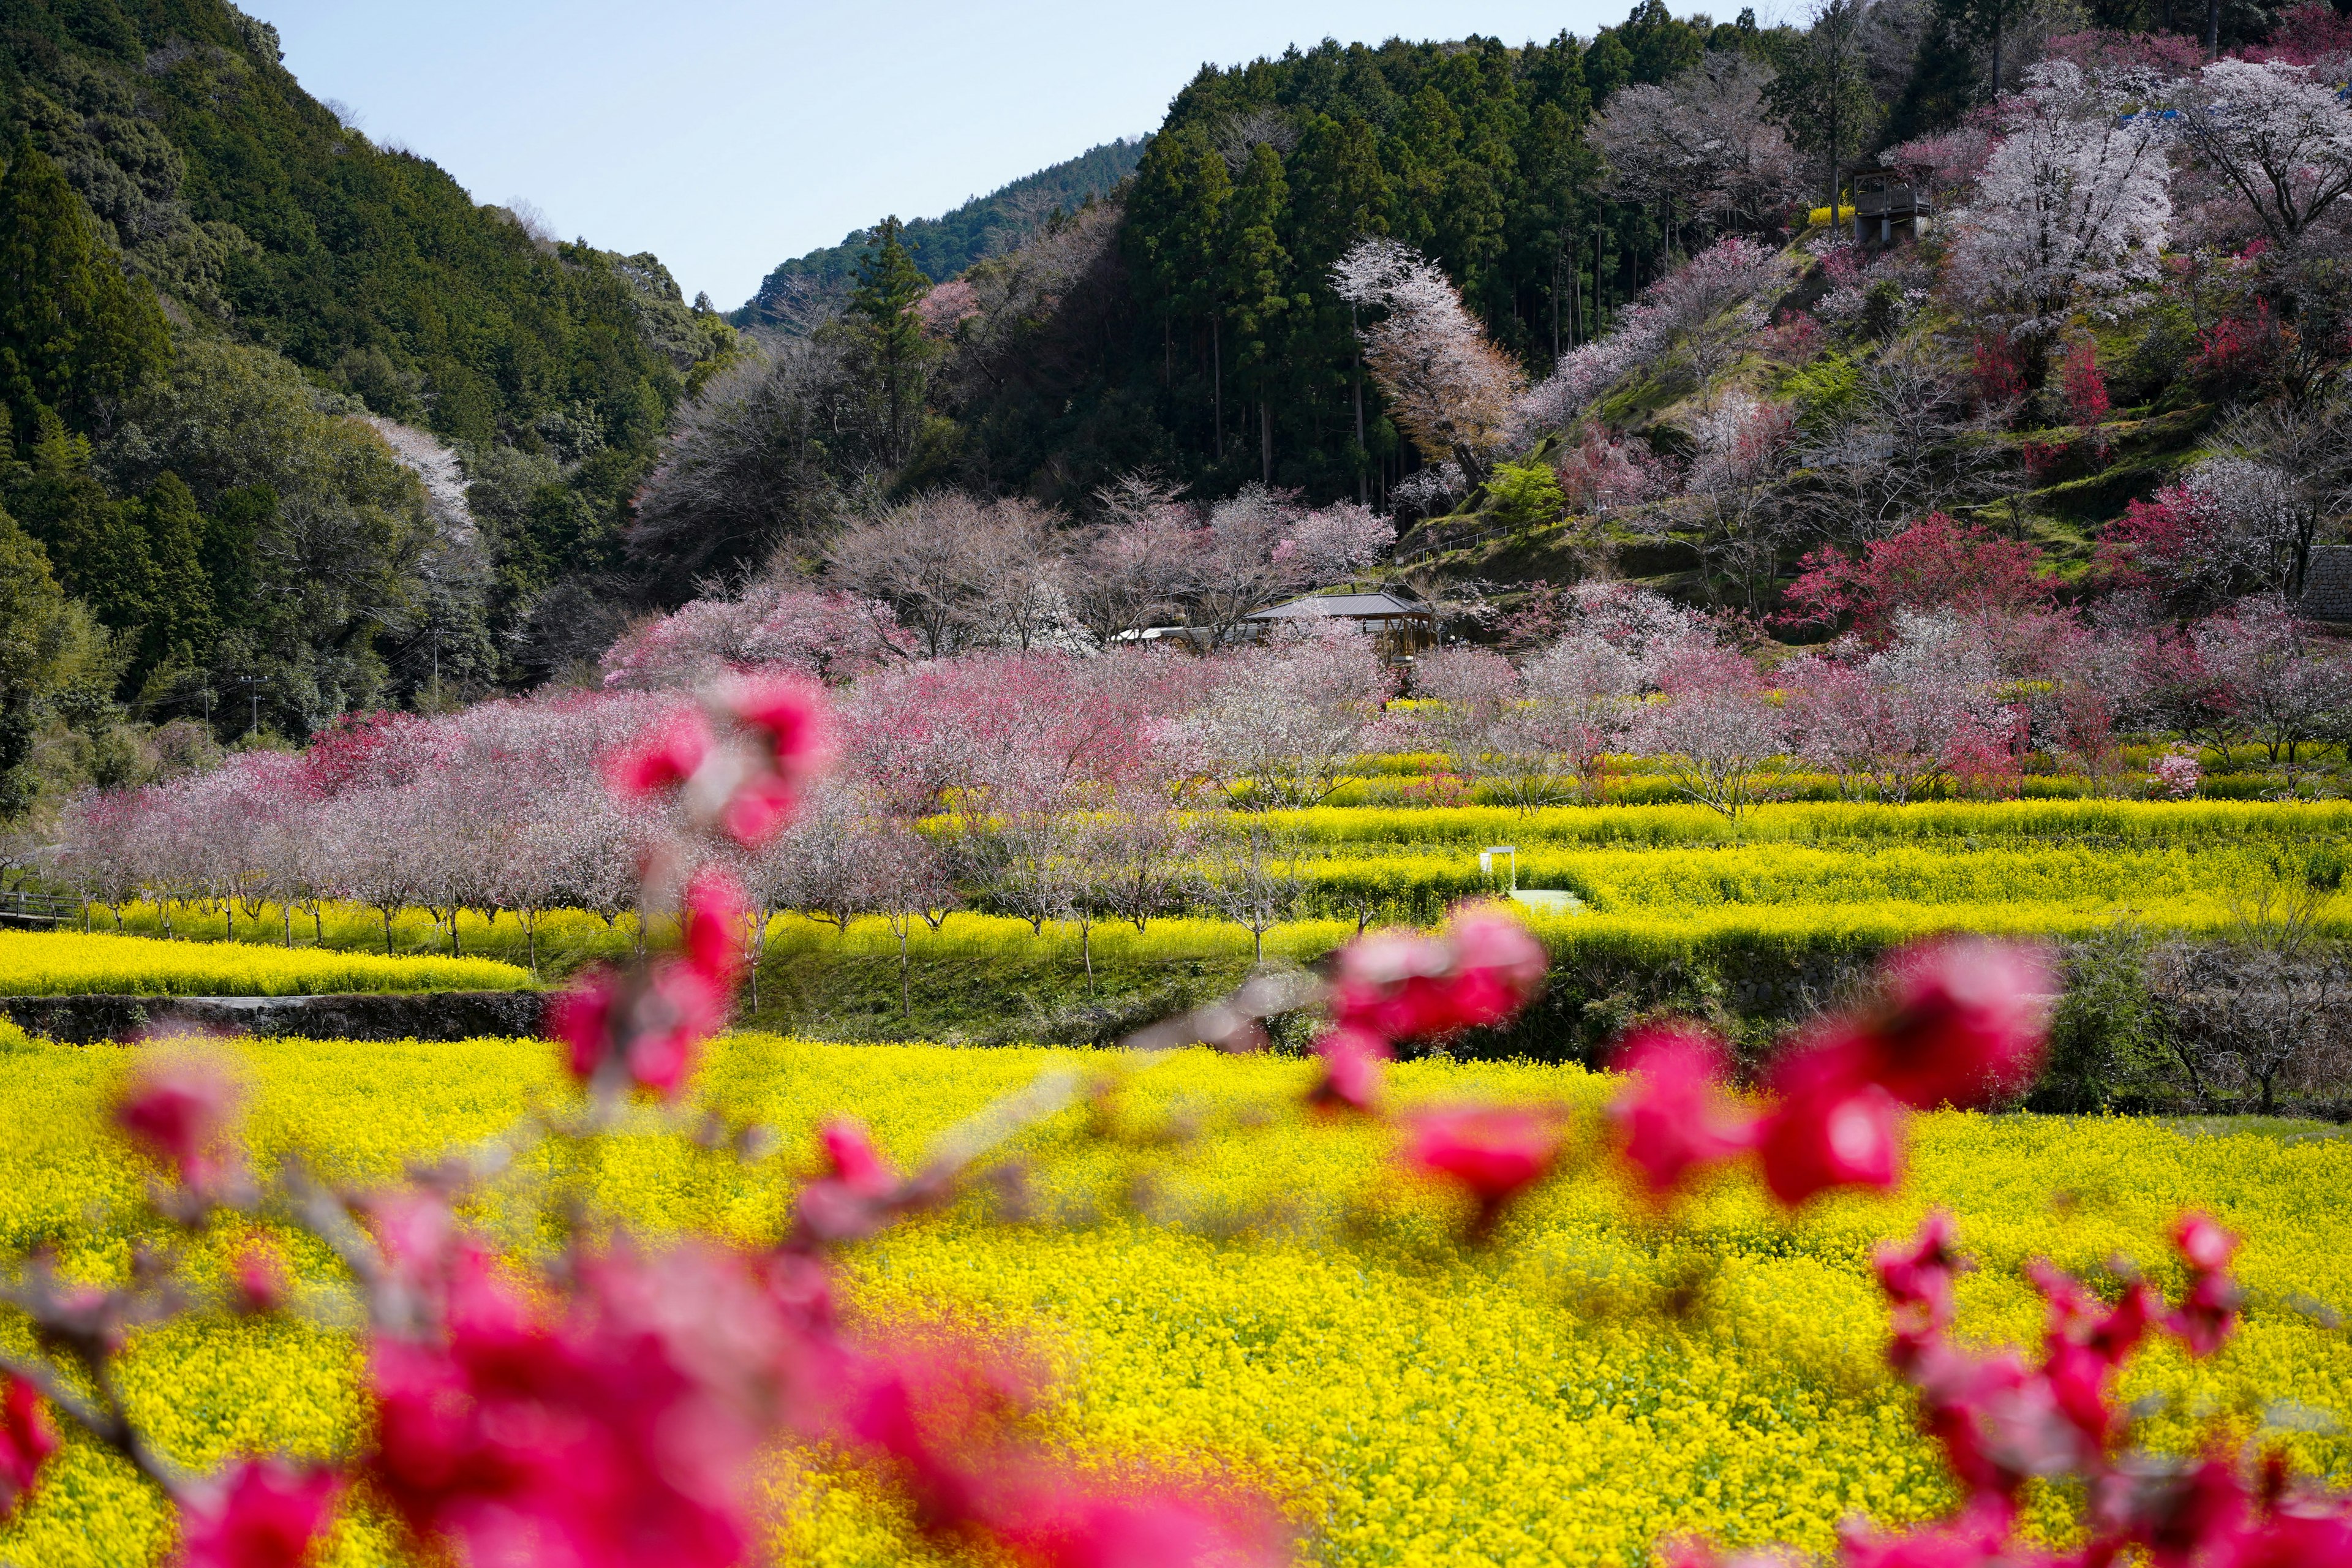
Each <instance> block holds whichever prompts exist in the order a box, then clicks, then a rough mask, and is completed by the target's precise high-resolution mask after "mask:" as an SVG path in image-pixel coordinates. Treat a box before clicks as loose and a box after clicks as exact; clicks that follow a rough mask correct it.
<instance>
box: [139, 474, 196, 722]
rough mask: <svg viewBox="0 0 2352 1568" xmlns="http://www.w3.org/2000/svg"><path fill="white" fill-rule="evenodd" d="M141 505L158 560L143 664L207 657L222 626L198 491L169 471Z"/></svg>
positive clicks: (150, 549)
mask: <svg viewBox="0 0 2352 1568" xmlns="http://www.w3.org/2000/svg"><path fill="white" fill-rule="evenodd" d="M129 504H130V505H132V506H135V507H136V508H137V509H138V511H139V513H140V519H141V521H142V523H144V525H145V533H146V544H147V559H148V560H149V561H150V562H151V563H153V566H154V576H153V579H152V582H153V588H152V592H151V593H150V595H149V598H148V605H147V617H146V625H145V626H144V627H143V628H142V637H141V638H140V647H139V658H140V666H141V668H140V669H138V670H134V672H133V678H134V679H137V677H138V676H139V675H140V674H142V673H143V672H144V671H145V670H148V669H152V668H156V667H158V666H160V665H163V664H165V663H169V662H176V663H179V664H183V665H189V664H194V663H196V662H198V661H201V660H202V659H203V658H205V657H206V656H207V655H208V654H210V653H211V652H212V647H213V641H214V638H215V635H216V634H217V631H218V627H217V625H216V623H215V619H214V615H213V592H212V584H211V582H210V581H209V580H208V579H207V578H206V577H205V565H204V554H205V520H204V518H203V517H202V516H201V515H199V514H198V512H197V510H196V497H195V492H194V491H193V490H191V489H188V487H187V485H186V484H185V483H184V482H183V481H182V479H180V476H179V475H177V474H168V473H167V474H165V475H163V477H162V478H161V479H157V480H156V481H155V482H154V483H153V484H152V485H151V486H149V487H148V489H147V494H146V495H145V496H144V497H143V498H142V499H141V500H138V501H136V502H133V503H129Z"/></svg>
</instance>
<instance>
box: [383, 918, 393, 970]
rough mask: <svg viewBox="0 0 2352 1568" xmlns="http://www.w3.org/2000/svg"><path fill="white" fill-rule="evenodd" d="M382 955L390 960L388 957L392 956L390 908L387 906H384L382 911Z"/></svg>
mask: <svg viewBox="0 0 2352 1568" xmlns="http://www.w3.org/2000/svg"><path fill="white" fill-rule="evenodd" d="M383 955H384V956H385V957H386V958H390V957H391V956H392V910H391V908H390V907H389V906H386V907H385V909H384V910H383Z"/></svg>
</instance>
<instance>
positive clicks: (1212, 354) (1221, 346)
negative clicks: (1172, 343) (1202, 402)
mask: <svg viewBox="0 0 2352 1568" xmlns="http://www.w3.org/2000/svg"><path fill="white" fill-rule="evenodd" d="M1209 365H1210V370H1209V388H1210V395H1209V402H1210V406H1211V408H1212V409H1213V416H1214V418H1215V419H1216V422H1217V461H1219V462H1220V463H1222V462H1223V461H1224V460H1225V339H1224V333H1223V331H1222V330H1221V328H1220V324H1219V322H1218V321H1217V318H1216V317H1214V316H1212V317H1210V318H1209Z"/></svg>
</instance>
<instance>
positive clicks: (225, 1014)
mask: <svg viewBox="0 0 2352 1568" xmlns="http://www.w3.org/2000/svg"><path fill="white" fill-rule="evenodd" d="M546 1005H547V996H546V994H545V993H543V992H539V991H431V992H421V993H414V994H411V993H396V992H352V993H349V994H338V995H331V996H122V995H94V996H0V1014H5V1015H6V1016H7V1017H8V1018H9V1020H10V1021H11V1022H13V1023H15V1024H16V1026H18V1027H20V1028H22V1029H24V1030H26V1032H27V1033H30V1034H36V1035H46V1036H47V1037H49V1038H50V1039H53V1040H58V1041H62V1042H64V1043H65V1044H68V1045H76V1046H87V1045H94V1044H96V1043H98V1042H100V1041H101V1040H131V1039H137V1038H139V1037H142V1036H145V1035H152V1034H179V1033H191V1032H203V1033H211V1034H229V1035H263V1036H268V1035H296V1036H300V1037H305V1038H309V1039H318V1040H408V1039H417V1040H467V1039H473V1038H476V1037H482V1036H501V1035H503V1036H533V1035H537V1034H540V1033H541V1023H540V1015H541V1012H542V1010H543V1009H544V1008H545V1007H546Z"/></svg>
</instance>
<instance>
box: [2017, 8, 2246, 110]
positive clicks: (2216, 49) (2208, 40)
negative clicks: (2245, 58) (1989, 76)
mask: <svg viewBox="0 0 2352 1568" xmlns="http://www.w3.org/2000/svg"><path fill="white" fill-rule="evenodd" d="M2205 58H2207V59H2209V60H2218V59H2220V58H2221V0H2205ZM1995 69H1996V70H1998V67H1996V68H1995ZM1993 82H1994V90H1995V91H1996V92H1997V91H1999V90H2000V77H1999V76H1998V75H1995V76H1994V78H1993Z"/></svg>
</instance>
